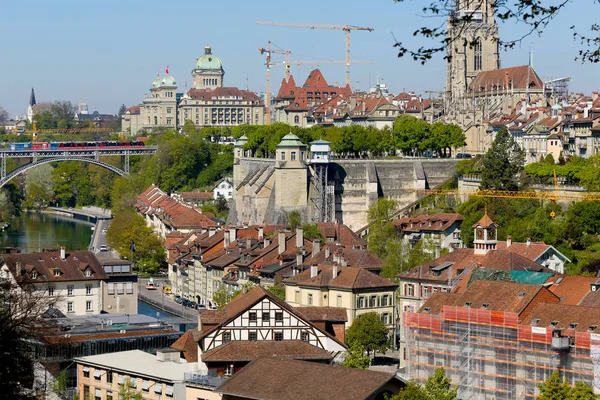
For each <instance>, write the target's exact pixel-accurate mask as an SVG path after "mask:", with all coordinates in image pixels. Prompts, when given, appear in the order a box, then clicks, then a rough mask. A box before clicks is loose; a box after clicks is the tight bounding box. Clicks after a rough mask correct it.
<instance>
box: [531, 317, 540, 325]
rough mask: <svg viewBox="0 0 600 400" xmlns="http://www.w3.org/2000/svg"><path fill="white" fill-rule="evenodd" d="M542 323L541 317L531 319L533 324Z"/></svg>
mask: <svg viewBox="0 0 600 400" xmlns="http://www.w3.org/2000/svg"><path fill="white" fill-rule="evenodd" d="M539 323H540V319H539V318H534V319H532V320H531V325H537V324H539Z"/></svg>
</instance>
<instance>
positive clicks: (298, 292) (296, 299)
mask: <svg viewBox="0 0 600 400" xmlns="http://www.w3.org/2000/svg"><path fill="white" fill-rule="evenodd" d="M294 301H295V302H296V303H297V304H300V291H299V290H296V292H295V293H294Z"/></svg>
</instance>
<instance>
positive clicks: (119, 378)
mask: <svg viewBox="0 0 600 400" xmlns="http://www.w3.org/2000/svg"><path fill="white" fill-rule="evenodd" d="M117 383H118V384H119V385H122V384H124V383H125V375H123V374H119V377H118V378H117Z"/></svg>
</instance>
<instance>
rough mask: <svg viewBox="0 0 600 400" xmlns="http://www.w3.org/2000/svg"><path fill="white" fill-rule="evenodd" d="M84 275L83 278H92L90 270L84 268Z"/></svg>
mask: <svg viewBox="0 0 600 400" xmlns="http://www.w3.org/2000/svg"><path fill="white" fill-rule="evenodd" d="M84 275H85V276H87V277H90V276H92V270H91V269H90V268H86V269H85V274H84Z"/></svg>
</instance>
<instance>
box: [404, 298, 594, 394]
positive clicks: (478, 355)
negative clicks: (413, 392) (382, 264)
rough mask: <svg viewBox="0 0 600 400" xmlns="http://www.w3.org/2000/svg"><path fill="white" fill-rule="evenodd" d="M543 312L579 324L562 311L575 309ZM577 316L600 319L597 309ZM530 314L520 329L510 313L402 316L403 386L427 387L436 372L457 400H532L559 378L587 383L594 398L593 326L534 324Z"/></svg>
mask: <svg viewBox="0 0 600 400" xmlns="http://www.w3.org/2000/svg"><path fill="white" fill-rule="evenodd" d="M425 306H427V304H425ZM540 306H542V307H545V308H548V307H550V308H552V310H545V312H546V315H549V314H550V312H552V313H554V312H563V313H564V312H565V311H567V315H560V314H558V315H560V317H561V318H562V319H564V318H567V319H569V318H571V319H573V318H575V319H577V317H573V316H572V315H573V314H577V312H575V313H573V312H568V310H565V309H561V307H563V308H564V307H573V306H564V305H561V304H538V305H537V306H536V307H540ZM579 308H580V309H582V310H583V311H584V312H585V313H588V314H590V315H591V314H593V313H596V314H598V309H597V308H591V307H579ZM538 311H539V312H542V311H543V310H541V309H540V310H538ZM549 311H550V312H549ZM579 311H581V310H579ZM530 314H531V318H527V319H525V320H523V321H522V322H519V316H518V314H517V313H515V312H503V311H489V310H485V309H474V308H470V307H468V306H464V307H457V306H446V305H444V306H442V308H441V312H440V313H439V314H437V315H432V314H429V313H425V312H421V313H412V312H407V313H405V314H404V329H405V334H406V338H407V349H408V361H407V375H408V376H407V378H409V379H413V380H415V381H417V382H418V383H424V381H426V380H427V378H428V377H429V376H431V375H432V374H433V371H434V369H435V368H439V367H443V368H444V370H445V372H446V374H447V375H448V376H449V377H450V378H451V379H452V383H453V384H456V385H458V389H459V392H458V397H459V398H460V399H464V400H466V399H533V398H535V396H536V394H539V390H538V385H539V384H541V383H543V382H544V381H545V380H546V379H547V378H548V377H549V376H550V375H551V374H552V373H553V372H554V371H555V370H559V371H560V373H561V376H562V378H563V379H566V380H567V382H568V383H569V384H570V385H574V384H575V383H576V382H578V381H584V382H585V383H587V384H588V385H591V386H592V387H594V390H595V392H596V393H598V390H599V388H600V385H598V383H599V378H600V375H598V374H596V378H595V375H594V369H595V368H596V369H598V368H599V366H600V364H598V359H599V355H600V334H596V333H593V332H590V331H591V330H595V329H596V328H597V325H591V326H589V327H588V326H580V327H579V329H578V328H577V323H571V324H568V325H569V326H568V327H565V326H562V325H564V324H562V323H559V321H556V320H552V321H541V319H540V318H534V317H535V314H536V309H535V308H534V309H533V310H532V311H531V312H530ZM569 314H571V317H569ZM581 318H583V317H582V316H581V315H579V319H581ZM593 318H595V319H600V317H597V316H596V317H593ZM585 319H586V318H583V319H582V321H583V320H585ZM588 319H589V318H588ZM546 323H547V326H544V325H546ZM599 372H600V371H599Z"/></svg>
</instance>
